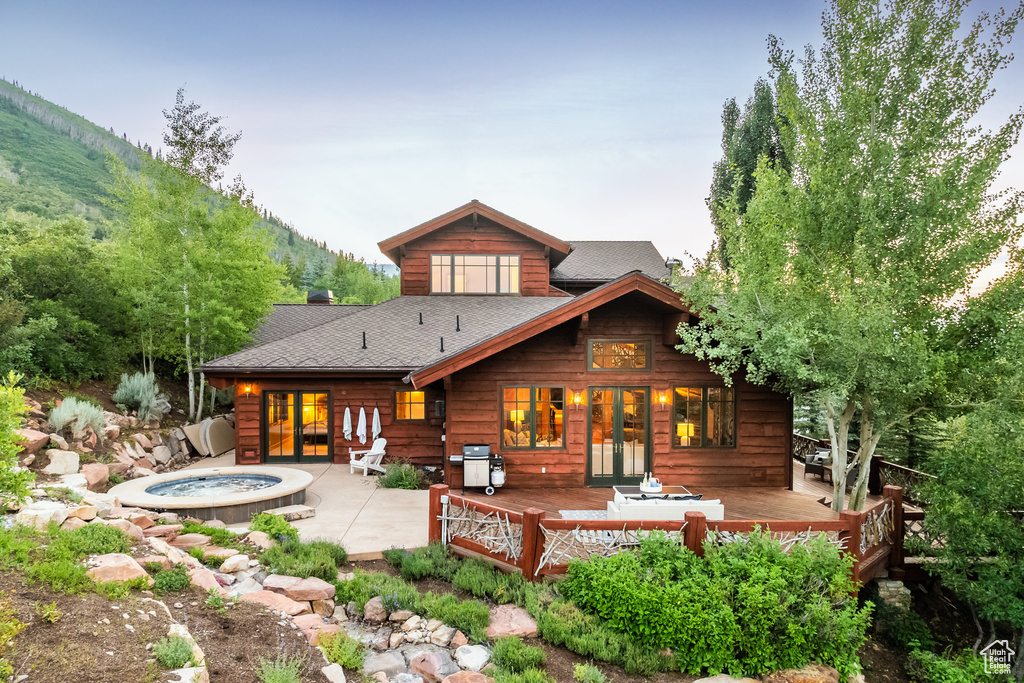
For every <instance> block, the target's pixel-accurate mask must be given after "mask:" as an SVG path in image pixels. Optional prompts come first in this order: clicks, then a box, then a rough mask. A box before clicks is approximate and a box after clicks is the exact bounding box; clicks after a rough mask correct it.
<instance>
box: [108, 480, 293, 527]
mask: <svg viewBox="0 0 1024 683" xmlns="http://www.w3.org/2000/svg"><path fill="white" fill-rule="evenodd" d="M312 482H313V475H312V474H310V473H308V472H303V471H302V470H295V469H290V468H287V467H262V466H248V467H247V466H239V467H208V468H204V469H198V470H179V471H177V472H170V473H168V474H158V475H155V476H152V477H142V478H140V479H132V480H130V481H126V482H124V483H121V484H118V485H117V486H115V487H113V488H112V489H110V491H109V493H112V494H114V495H115V496H117V499H118V501H120V503H121V505H123V506H125V507H140V508H146V509H147V510H158V511H169V512H175V513H177V514H179V515H186V516H190V517H196V518H198V519H203V520H210V519H219V520H220V521H222V522H224V523H225V524H238V523H241V522H248V521H249V520H250V518H252V516H253V515H254V514H257V513H260V512H263V511H264V510H271V509H273V508H279V507H284V506H285V505H299V504H302V503H304V502H306V488H307V487H308V486H309V485H310V484H311V483H312Z"/></svg>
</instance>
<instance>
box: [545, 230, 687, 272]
mask: <svg viewBox="0 0 1024 683" xmlns="http://www.w3.org/2000/svg"><path fill="white" fill-rule="evenodd" d="M569 244H571V245H572V251H570V252H569V255H568V256H566V257H565V260H564V261H562V262H561V263H560V264H558V266H556V267H555V268H553V269H552V270H551V280H552V282H555V283H561V282H565V281H572V280H582V281H587V282H606V281H610V280H614V279H615V278H617V277H620V276H622V275H625V274H626V273H629V272H632V271H634V270H639V271H640V272H641V273H643V274H644V275H646V276H648V277H651V278H654V279H655V280H661V279H663V278H668V277H669V275H670V273H669V269H668V268H667V267H666V266H665V258H664V257H663V256H662V255H661V254H659V253H658V250H657V249H656V248H655V246H654V243H653V242H648V241H632V240H631V241H622V242H591V241H582V242H577V241H572V242H569Z"/></svg>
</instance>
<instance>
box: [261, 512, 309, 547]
mask: <svg viewBox="0 0 1024 683" xmlns="http://www.w3.org/2000/svg"><path fill="white" fill-rule="evenodd" d="M249 528H250V529H252V530H253V531H262V532H263V533H265V534H266V535H267V536H270V537H271V538H272V539H274V540H275V541H278V542H282V541H286V540H292V541H297V540H299V530H298V529H296V528H295V527H293V526H292V525H291V524H289V523H288V521H287V520H286V519H285V518H284V517H282V516H281V515H272V514H270V513H269V512H261V513H259V514H258V515H254V516H253V518H252V523H251V524H250V525H249Z"/></svg>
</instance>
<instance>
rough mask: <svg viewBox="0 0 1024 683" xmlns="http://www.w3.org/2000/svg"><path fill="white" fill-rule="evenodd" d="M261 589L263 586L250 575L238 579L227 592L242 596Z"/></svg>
mask: <svg viewBox="0 0 1024 683" xmlns="http://www.w3.org/2000/svg"><path fill="white" fill-rule="evenodd" d="M261 590H263V586H261V585H260V582H259V581H257V580H256V579H254V578H252V577H251V576H250V577H249V578H248V579H245V580H244V581H239V582H238V583H237V584H235V585H234V586H232V587H231V590H229V591H228V592H229V593H231V595H232V596H242V595H248V594H249V593H258V592H259V591H261ZM296 604H298V603H296Z"/></svg>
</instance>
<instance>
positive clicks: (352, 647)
mask: <svg viewBox="0 0 1024 683" xmlns="http://www.w3.org/2000/svg"><path fill="white" fill-rule="evenodd" d="M320 648H321V649H322V650H323V651H324V656H325V657H327V661H329V662H331V663H332V664H340V665H341V666H343V667H344V668H346V669H356V670H357V671H358V670H359V669H360V668H362V666H363V660H364V659H366V648H365V647H363V644H362V643H360V642H359V641H358V640H353V639H352V638H350V637H349V636H348V634H347V633H329V634H327V635H324V636H321V637H320Z"/></svg>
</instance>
